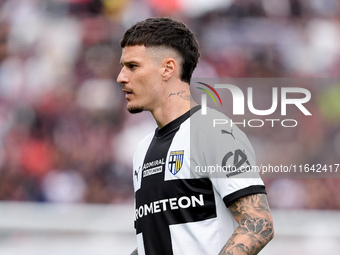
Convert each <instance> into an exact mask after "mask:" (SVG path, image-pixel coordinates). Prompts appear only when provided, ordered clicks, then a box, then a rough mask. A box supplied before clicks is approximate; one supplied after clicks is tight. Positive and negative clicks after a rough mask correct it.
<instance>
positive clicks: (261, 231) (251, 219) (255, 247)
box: [219, 194, 274, 255]
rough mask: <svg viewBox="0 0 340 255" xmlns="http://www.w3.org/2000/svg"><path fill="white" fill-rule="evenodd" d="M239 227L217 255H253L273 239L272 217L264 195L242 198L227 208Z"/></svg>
mask: <svg viewBox="0 0 340 255" xmlns="http://www.w3.org/2000/svg"><path fill="white" fill-rule="evenodd" d="M229 209H230V212H231V213H232V215H233V216H234V218H235V220H236V221H237V222H238V223H239V226H238V227H237V228H236V229H235V231H234V233H233V234H232V236H231V237H230V238H229V240H228V242H227V243H226V245H225V246H224V247H223V249H222V250H221V252H220V253H219V255H238V254H242V255H243V254H245V255H254V254H258V252H260V250H262V248H263V247H264V246H265V245H266V244H267V243H268V242H269V241H270V240H271V239H272V238H273V236H274V229H273V223H272V217H271V213H270V210H269V206H268V202H267V198H266V195H265V194H254V195H250V196H246V197H242V198H240V199H238V200H236V201H235V202H233V203H232V204H231V205H230V206H229Z"/></svg>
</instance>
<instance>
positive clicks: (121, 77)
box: [117, 67, 128, 84]
mask: <svg viewBox="0 0 340 255" xmlns="http://www.w3.org/2000/svg"><path fill="white" fill-rule="evenodd" d="M117 82H118V83H120V84H124V83H127V82H128V78H127V76H126V73H125V68H124V67H123V68H122V70H120V73H119V74H118V77H117Z"/></svg>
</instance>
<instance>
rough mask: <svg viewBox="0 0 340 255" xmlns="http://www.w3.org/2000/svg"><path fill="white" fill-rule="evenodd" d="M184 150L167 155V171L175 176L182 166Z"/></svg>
mask: <svg viewBox="0 0 340 255" xmlns="http://www.w3.org/2000/svg"><path fill="white" fill-rule="evenodd" d="M183 156H184V150H182V151H172V152H170V155H169V171H170V172H171V173H172V174H173V175H175V174H177V173H178V172H179V170H181V168H182V165H183Z"/></svg>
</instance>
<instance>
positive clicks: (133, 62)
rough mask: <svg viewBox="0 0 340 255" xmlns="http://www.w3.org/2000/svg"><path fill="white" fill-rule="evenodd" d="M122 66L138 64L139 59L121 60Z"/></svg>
mask: <svg viewBox="0 0 340 255" xmlns="http://www.w3.org/2000/svg"><path fill="white" fill-rule="evenodd" d="M119 63H120V65H121V66H124V65H125V66H126V65H131V64H138V61H136V60H130V61H119Z"/></svg>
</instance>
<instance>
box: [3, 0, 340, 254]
mask: <svg viewBox="0 0 340 255" xmlns="http://www.w3.org/2000/svg"><path fill="white" fill-rule="evenodd" d="M153 16H171V17H174V18H177V19H179V20H181V21H183V22H185V23H186V24H187V25H188V26H189V27H191V28H192V29H193V31H194V32H195V33H196V35H197V37H198V40H199V42H200V46H201V51H202V57H201V59H200V63H199V65H198V68H197V70H196V71H195V73H194V77H204V78H216V77H231V78H282V77H285V78H287V77H288V78H309V79H311V78H315V79H322V80H330V79H332V81H334V82H328V83H323V82H321V83H320V82H316V83H313V84H307V85H306V84H305V85H304V87H306V88H308V89H309V90H310V91H311V93H312V100H311V101H310V102H309V104H308V109H309V110H310V111H311V112H312V116H311V117H309V118H308V119H302V124H301V125H299V127H298V128H296V129H295V128H294V129H290V130H289V131H286V130H283V129H282V130H279V131H280V132H277V130H276V131H275V136H274V135H273V133H274V132H273V131H272V130H268V129H267V128H263V129H256V131H254V130H247V129H245V131H246V133H247V134H248V136H249V138H250V140H251V141H252V142H253V144H254V147H255V150H256V153H257V155H258V163H271V164H275V163H277V162H281V160H282V158H284V160H285V161H284V162H286V163H287V162H289V163H296V164H301V163H309V164H313V163H314V164H336V163H340V82H337V79H336V78H339V75H340V44H339V41H340V1H339V0H210V1H204V0H195V1H194V0H173V1H171V0H163V1H162V0H129V1H123V0H1V1H0V253H1V254H5V255H7V254H8V255H12V254H13V255H17V254H20V255H21V254H22V255H24V254H25V255H28V254H32V255H33V254H34V255H40V254H62V255H64V254H70V255H71V254H72V255H77V254H82V255H84V254H113V255H115V254H117V255H118V254H129V252H131V251H132V250H133V249H134V248H135V246H136V245H135V240H134V235H133V232H134V230H133V216H132V215H133V189H132V155H133V152H134V149H135V147H136V145H137V142H138V141H139V140H140V139H142V138H143V137H144V135H146V134H148V133H149V132H152V131H153V130H154V128H155V123H154V121H153V119H152V118H151V116H150V114H148V113H142V114H138V115H133V116H131V115H130V114H129V113H128V112H127V111H126V110H125V108H126V102H125V101H124V95H123V92H122V91H121V87H120V85H119V84H117V82H116V77H117V75H118V73H119V71H120V64H119V59H120V54H121V49H120V46H119V41H120V39H121V37H122V35H123V33H124V31H125V30H126V29H127V28H129V27H130V26H131V25H132V24H134V23H136V22H137V21H140V20H142V19H145V18H148V17H153ZM263 100H264V101H265V102H266V101H268V104H270V103H271V97H269V98H267V97H264V98H263ZM338 171H339V172H340V169H339V170H338ZM339 175H340V173H339ZM310 177H313V176H310ZM334 177H336V175H334ZM265 182H266V185H267V191H268V198H269V202H270V205H271V208H272V209H273V214H274V220H275V224H276V234H277V236H276V238H275V239H274V241H273V242H272V243H270V244H269V245H268V247H267V249H265V250H264V251H263V253H261V254H287V253H288V254H320V253H322V254H326V253H333V254H334V253H336V252H337V251H339V249H340V246H339V243H340V242H339V241H340V214H339V210H340V196H339V195H338V194H339V191H340V186H339V185H340V179H339V178H276V179H275V178H270V179H265Z"/></svg>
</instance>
